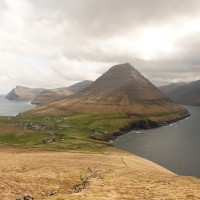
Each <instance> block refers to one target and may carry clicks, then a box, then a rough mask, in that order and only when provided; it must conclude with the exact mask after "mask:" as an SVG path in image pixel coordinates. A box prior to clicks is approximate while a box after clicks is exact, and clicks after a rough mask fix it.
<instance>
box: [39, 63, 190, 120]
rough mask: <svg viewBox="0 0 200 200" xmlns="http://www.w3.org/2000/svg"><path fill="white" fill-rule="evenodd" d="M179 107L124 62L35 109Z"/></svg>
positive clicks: (148, 110) (151, 110)
mask: <svg viewBox="0 0 200 200" xmlns="http://www.w3.org/2000/svg"><path fill="white" fill-rule="evenodd" d="M180 110H182V108H180V107H179V106H178V105H176V104H175V103H173V102H172V101H171V100H170V99H169V98H168V97H167V96H166V95H164V94H163V93H162V92H161V91H160V90H159V89H158V88H156V87H155V86H154V85H153V84H152V83H151V82H149V81H148V80H147V79H146V78H145V77H144V76H142V75H141V74H140V72H138V71H137V70H136V69H135V68H134V67H132V66H131V65H130V64H128V63H126V64H121V65H116V66H114V67H112V68H110V69H109V70H108V71H107V72H106V73H104V74H103V75H102V76H101V77H99V78H98V79H97V80H96V81H95V82H94V83H93V84H91V85H90V86H89V87H88V88H86V89H85V90H83V91H81V92H79V93H76V94H74V95H71V96H69V97H67V98H66V99H64V100H62V101H59V102H55V103H51V104H49V105H48V106H45V107H41V108H39V109H37V110H36V111H37V112H38V113H41V114H42V113H44V114H64V113H72V112H85V113H127V114H128V115H130V116H136V117H137V116H141V115H160V114H163V113H164V114H165V113H168V114H169V113H178V112H179V111H180ZM187 114H188V113H187ZM166 115H167V114H166Z"/></svg>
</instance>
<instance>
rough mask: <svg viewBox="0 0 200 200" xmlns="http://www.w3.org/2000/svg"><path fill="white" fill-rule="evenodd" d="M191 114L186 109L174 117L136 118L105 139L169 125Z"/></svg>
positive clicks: (108, 139) (109, 139)
mask: <svg viewBox="0 0 200 200" xmlns="http://www.w3.org/2000/svg"><path fill="white" fill-rule="evenodd" d="M189 116H190V113H189V112H188V111H187V110H185V111H183V112H182V114H179V115H177V116H174V117H169V118H166V119H160V120H159V119H151V118H149V119H148V118H147V119H140V120H135V121H132V122H129V123H128V125H126V126H125V127H122V128H121V129H120V131H118V132H116V133H113V134H112V135H105V137H104V138H103V140H104V141H107V142H109V141H111V140H114V139H116V138H117V137H119V136H121V135H124V134H126V133H128V132H130V131H133V130H140V129H153V128H159V127H162V126H167V125H169V124H172V123H175V122H177V121H179V120H182V119H185V118H187V117H189ZM92 138H93V139H97V138H95V135H93V136H92Z"/></svg>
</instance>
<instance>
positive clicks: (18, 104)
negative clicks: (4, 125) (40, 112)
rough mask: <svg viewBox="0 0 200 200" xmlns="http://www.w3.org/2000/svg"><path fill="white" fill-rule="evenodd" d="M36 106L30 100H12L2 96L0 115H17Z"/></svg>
mask: <svg viewBox="0 0 200 200" xmlns="http://www.w3.org/2000/svg"><path fill="white" fill-rule="evenodd" d="M34 107H35V105H32V104H31V102H30V101H10V100H8V99H6V98H5V97H4V96H0V116H15V115H17V114H19V113H20V112H24V111H26V110H29V109H32V108H34Z"/></svg>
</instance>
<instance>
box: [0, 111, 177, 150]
mask: <svg viewBox="0 0 200 200" xmlns="http://www.w3.org/2000/svg"><path fill="white" fill-rule="evenodd" d="M180 112H181V111H180ZM177 114H179V113H177V112H176V113H157V114H155V115H148V116H140V117H134V118H133V117H128V116H127V115H126V114H123V113H115V114H87V113H74V114H70V115H60V116H56V117H55V116H50V115H49V116H37V115H34V114H33V113H32V111H28V112H25V113H23V115H20V116H17V117H14V118H13V117H0V145H3V146H16V147H28V148H37V149H44V150H58V151H79V152H103V151H104V150H106V149H107V148H109V147H110V144H109V143H106V142H103V141H99V140H104V139H105V138H106V137H108V136H110V135H113V134H114V133H116V132H119V131H120V128H122V127H125V126H126V125H127V124H128V123H130V122H133V121H137V120H139V119H146V118H151V119H153V120H159V119H162V118H170V117H171V116H176V115H177ZM17 121H18V122H28V123H33V124H38V125H44V124H45V125H48V126H51V127H52V128H53V131H54V132H56V133H57V134H61V135H63V138H64V140H60V141H56V142H50V143H48V144H37V143H38V141H40V140H42V139H48V138H51V135H50V134H49V130H42V131H37V130H35V129H33V128H25V127H23V126H20V125H16V122H17ZM60 127H62V128H63V130H61V129H60ZM94 136H95V138H96V139H98V140H94V139H92V138H94Z"/></svg>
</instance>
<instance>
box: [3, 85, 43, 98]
mask: <svg viewBox="0 0 200 200" xmlns="http://www.w3.org/2000/svg"><path fill="white" fill-rule="evenodd" d="M44 90H45V89H43V88H27V87H22V86H16V88H14V89H12V90H11V91H10V92H9V93H8V94H7V96H6V98H7V99H9V100H33V99H34V98H35V97H36V96H37V95H38V94H40V93H41V92H42V91H44Z"/></svg>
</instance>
